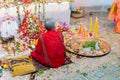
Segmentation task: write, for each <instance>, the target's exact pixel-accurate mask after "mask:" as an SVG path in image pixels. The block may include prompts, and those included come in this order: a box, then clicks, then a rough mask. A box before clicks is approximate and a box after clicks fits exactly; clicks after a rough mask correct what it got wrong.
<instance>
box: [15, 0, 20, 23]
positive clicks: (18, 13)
mask: <svg viewBox="0 0 120 80" xmlns="http://www.w3.org/2000/svg"><path fill="white" fill-rule="evenodd" d="M15 5H16V9H17V11H16V12H17V15H18V21H19V25H20V23H21V18H20V10H19V5H18V1H16V2H15Z"/></svg>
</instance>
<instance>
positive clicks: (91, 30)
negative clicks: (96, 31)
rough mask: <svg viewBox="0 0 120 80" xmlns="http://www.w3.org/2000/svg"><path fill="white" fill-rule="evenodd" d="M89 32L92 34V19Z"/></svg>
mask: <svg viewBox="0 0 120 80" xmlns="http://www.w3.org/2000/svg"><path fill="white" fill-rule="evenodd" d="M90 32H91V33H92V17H91V18H90Z"/></svg>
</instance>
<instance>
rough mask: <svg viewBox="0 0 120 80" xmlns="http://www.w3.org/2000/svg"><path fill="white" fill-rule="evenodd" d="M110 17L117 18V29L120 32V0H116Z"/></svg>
mask: <svg viewBox="0 0 120 80" xmlns="http://www.w3.org/2000/svg"><path fill="white" fill-rule="evenodd" d="M108 18H109V19H110V20H115V22H116V26H115V31H116V32H117V33H120V0H114V2H113V5H112V7H111V10H110V13H109V15H108Z"/></svg>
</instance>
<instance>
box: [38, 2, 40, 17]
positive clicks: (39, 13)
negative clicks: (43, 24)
mask: <svg viewBox="0 0 120 80" xmlns="http://www.w3.org/2000/svg"><path fill="white" fill-rule="evenodd" d="M38 18H39V19H40V2H39V3H38Z"/></svg>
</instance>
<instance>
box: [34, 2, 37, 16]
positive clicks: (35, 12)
mask: <svg viewBox="0 0 120 80" xmlns="http://www.w3.org/2000/svg"><path fill="white" fill-rule="evenodd" d="M34 10H35V11H34V14H35V15H36V13H37V0H35V8H34Z"/></svg>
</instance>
